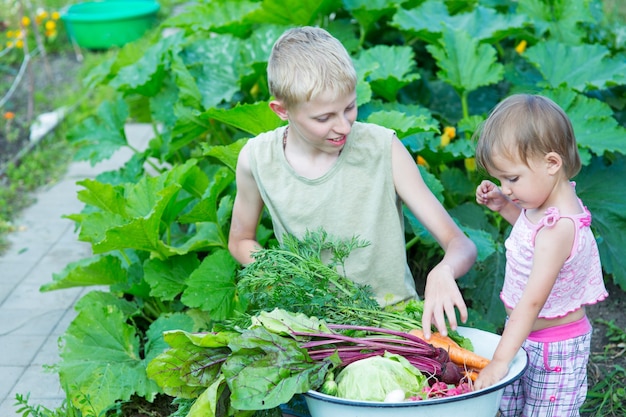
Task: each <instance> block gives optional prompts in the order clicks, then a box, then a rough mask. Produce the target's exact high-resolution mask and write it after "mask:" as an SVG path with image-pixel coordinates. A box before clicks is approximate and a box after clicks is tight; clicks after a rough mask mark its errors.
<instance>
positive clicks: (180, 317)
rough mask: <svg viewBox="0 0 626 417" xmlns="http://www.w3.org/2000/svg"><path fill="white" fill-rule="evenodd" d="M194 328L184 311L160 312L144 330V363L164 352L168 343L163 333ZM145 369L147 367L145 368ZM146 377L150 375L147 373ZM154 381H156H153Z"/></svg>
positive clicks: (188, 330) (192, 329)
mask: <svg viewBox="0 0 626 417" xmlns="http://www.w3.org/2000/svg"><path fill="white" fill-rule="evenodd" d="M195 329H196V326H195V325H194V321H193V319H192V318H191V317H190V316H189V315H188V314H185V313H172V314H162V315H161V316H159V318H158V319H156V320H155V321H154V322H152V324H151V325H150V327H149V328H148V330H147V331H146V339H147V341H146V346H145V348H144V351H145V357H146V359H145V360H146V363H147V364H148V365H149V364H150V361H152V359H154V358H156V357H157V356H158V355H161V354H162V353H163V352H165V351H166V350H167V349H168V348H169V345H168V343H167V342H166V341H165V338H164V337H163V334H164V333H165V332H169V331H172V330H183V331H187V332H192V331H194V330H195ZM146 370H147V368H146ZM148 377H150V375H149V374H148ZM155 382H156V381H155Z"/></svg>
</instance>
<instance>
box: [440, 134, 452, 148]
mask: <svg viewBox="0 0 626 417" xmlns="http://www.w3.org/2000/svg"><path fill="white" fill-rule="evenodd" d="M450 139H451V138H450V136H448V134H447V133H445V132H444V133H443V135H441V141H440V145H441V147H442V148H445V147H446V146H448V145H449V144H450Z"/></svg>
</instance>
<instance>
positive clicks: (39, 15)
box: [37, 10, 50, 20]
mask: <svg viewBox="0 0 626 417" xmlns="http://www.w3.org/2000/svg"><path fill="white" fill-rule="evenodd" d="M48 16H50V15H49V14H48V12H47V11H45V10H42V11H41V12H40V13H39V14H38V15H37V17H38V18H40V19H41V20H46V19H47V18H48Z"/></svg>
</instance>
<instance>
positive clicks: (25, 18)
mask: <svg viewBox="0 0 626 417" xmlns="http://www.w3.org/2000/svg"><path fill="white" fill-rule="evenodd" d="M22 26H25V27H27V26H30V18H29V17H28V16H22Z"/></svg>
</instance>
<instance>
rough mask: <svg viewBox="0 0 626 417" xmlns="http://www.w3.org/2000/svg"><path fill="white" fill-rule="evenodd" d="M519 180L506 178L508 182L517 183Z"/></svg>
mask: <svg viewBox="0 0 626 417" xmlns="http://www.w3.org/2000/svg"><path fill="white" fill-rule="evenodd" d="M518 179H519V177H511V178H507V181H508V182H517V180H518Z"/></svg>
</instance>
